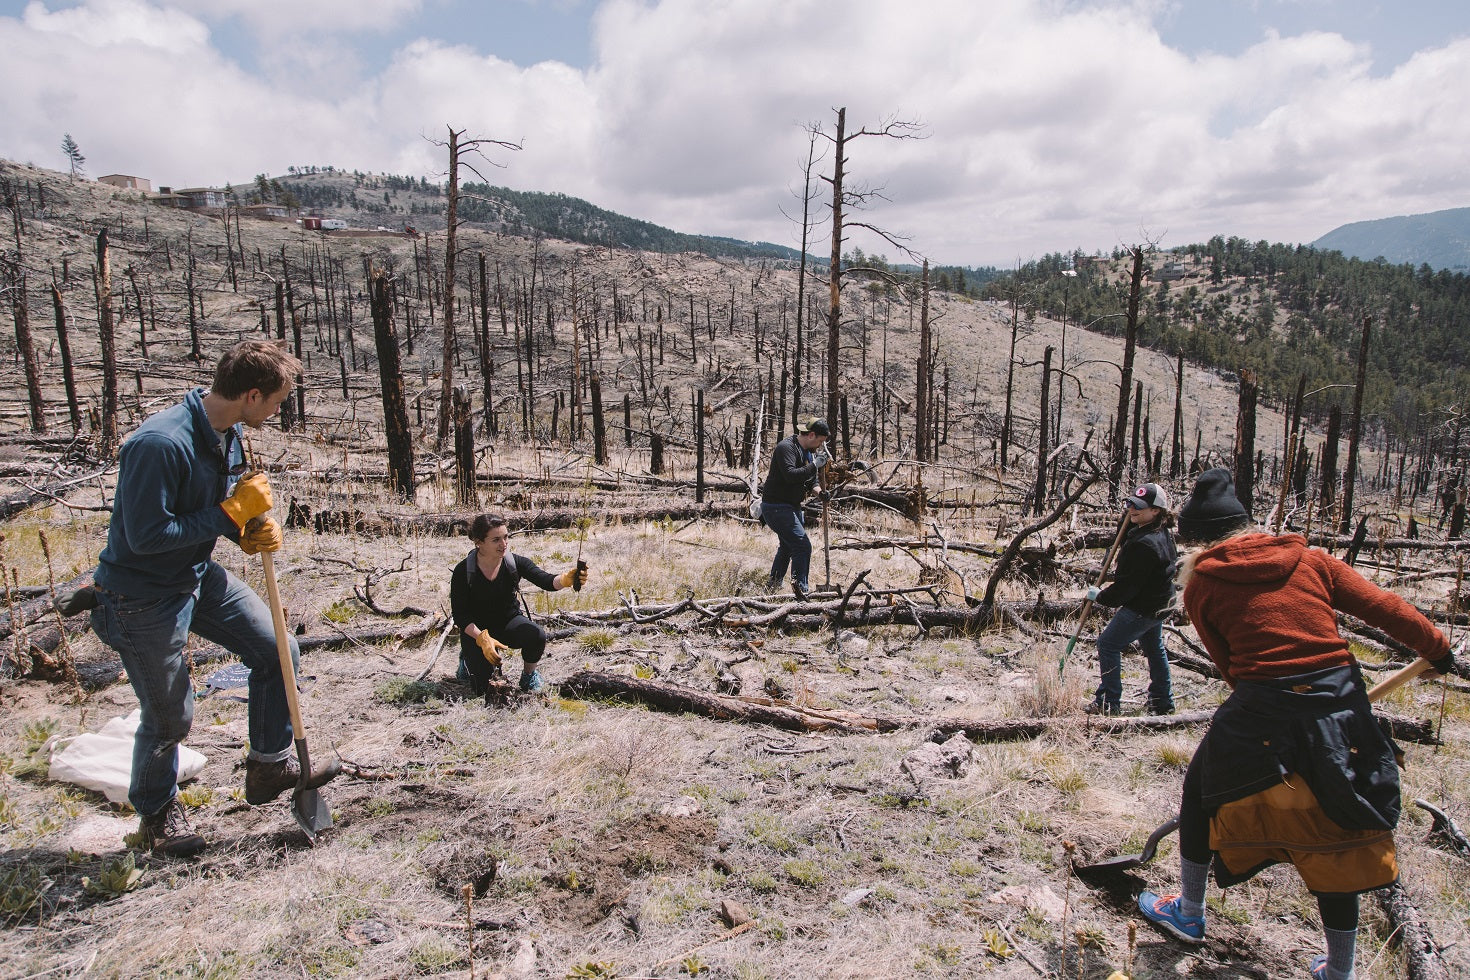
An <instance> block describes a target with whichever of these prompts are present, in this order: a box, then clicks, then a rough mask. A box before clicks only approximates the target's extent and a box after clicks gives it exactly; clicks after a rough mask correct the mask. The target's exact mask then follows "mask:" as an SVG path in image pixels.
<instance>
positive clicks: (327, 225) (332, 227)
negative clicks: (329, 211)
mask: <svg viewBox="0 0 1470 980" xmlns="http://www.w3.org/2000/svg"><path fill="white" fill-rule="evenodd" d="M346 228H347V222H345V221H343V220H342V219H341V218H323V219H322V231H345V230H346Z"/></svg>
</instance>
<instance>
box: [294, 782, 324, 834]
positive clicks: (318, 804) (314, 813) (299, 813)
mask: <svg viewBox="0 0 1470 980" xmlns="http://www.w3.org/2000/svg"><path fill="white" fill-rule="evenodd" d="M291 815H292V816H294V817H295V818H296V823H297V824H298V825H299V826H300V827H301V829H302V831H303V832H304V833H305V834H306V839H307V840H309V841H311V842H312V843H313V844H315V843H316V836H317V834H320V833H321V832H322V831H324V830H328V829H330V828H331V826H332V811H331V810H330V809H328V808H327V801H326V800H324V799H322V795H321V794H320V793H318V792H317V791H316V790H314V789H298V790H297V791H296V792H295V793H294V794H293V795H292V797H291Z"/></svg>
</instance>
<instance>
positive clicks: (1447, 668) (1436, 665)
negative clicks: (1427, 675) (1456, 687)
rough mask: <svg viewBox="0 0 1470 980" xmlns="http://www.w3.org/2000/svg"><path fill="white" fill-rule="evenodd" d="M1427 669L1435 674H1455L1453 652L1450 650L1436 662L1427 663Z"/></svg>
mask: <svg viewBox="0 0 1470 980" xmlns="http://www.w3.org/2000/svg"><path fill="white" fill-rule="evenodd" d="M1429 669H1430V670H1432V671H1434V672H1435V673H1436V674H1453V673H1454V672H1455V651H1453V650H1451V651H1450V652H1449V653H1447V654H1445V655H1444V656H1443V657H1440V658H1439V659H1438V660H1431V661H1429Z"/></svg>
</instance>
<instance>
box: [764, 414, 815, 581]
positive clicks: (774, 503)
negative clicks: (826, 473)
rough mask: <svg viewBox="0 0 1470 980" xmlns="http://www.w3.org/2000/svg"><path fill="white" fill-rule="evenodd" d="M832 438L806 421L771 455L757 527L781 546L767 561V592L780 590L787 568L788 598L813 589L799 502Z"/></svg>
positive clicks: (809, 550)
mask: <svg viewBox="0 0 1470 980" xmlns="http://www.w3.org/2000/svg"><path fill="white" fill-rule="evenodd" d="M831 436H832V429H831V427H830V426H828V425H827V423H826V421H825V420H823V419H808V420H807V421H806V422H805V423H803V424H802V425H801V426H799V427H798V428H797V430H796V432H795V433H794V434H793V435H792V436H791V437H790V438H789V439H783V440H781V442H779V443H778V444H777V445H776V448H775V449H774V450H773V451H772V452H771V468H770V470H769V471H768V472H767V473H766V482H765V485H764V487H763V488H762V490H761V523H762V524H764V525H765V526H766V527H768V528H770V529H771V530H772V531H775V532H776V537H777V538H779V539H780V541H781V545H780V547H778V548H777V549H776V557H775V559H774V560H773V561H772V562H771V578H770V582H769V584H768V585H767V588H769V589H770V590H771V591H772V592H774V591H776V590H777V589H779V588H780V587H781V582H782V581H783V580H784V579H785V578H786V568H787V566H788V565H789V566H790V568H791V591H792V594H794V595H795V596H796V597H797V598H798V599H805V598H806V594H807V593H808V592H809V591H810V590H811V586H810V585H809V584H808V582H807V574H808V570H809V569H810V567H811V563H812V542H811V539H810V538H808V537H807V536H806V526H805V521H804V520H803V518H802V513H801V503H802V501H803V500H805V499H806V497H807V494H809V493H811V491H812V487H814V486H816V484H817V479H818V477H819V476H820V475H821V472H822V469H823V467H825V466H826V465H827V463H828V461H829V459H830V457H829V456H828V455H827V449H826V444H827V440H828V439H829V438H831Z"/></svg>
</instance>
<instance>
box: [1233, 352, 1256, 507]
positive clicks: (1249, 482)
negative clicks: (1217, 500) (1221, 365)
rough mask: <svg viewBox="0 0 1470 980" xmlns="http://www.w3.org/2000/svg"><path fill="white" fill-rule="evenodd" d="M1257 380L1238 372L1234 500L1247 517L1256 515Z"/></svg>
mask: <svg viewBox="0 0 1470 980" xmlns="http://www.w3.org/2000/svg"><path fill="white" fill-rule="evenodd" d="M1255 495H1256V378H1255V375H1253V374H1251V372H1249V371H1241V372H1240V402H1239V408H1238V411H1237V413H1236V416H1235V496H1236V497H1237V498H1238V499H1239V500H1240V502H1241V504H1242V505H1244V506H1245V509H1246V513H1248V514H1254V513H1255Z"/></svg>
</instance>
